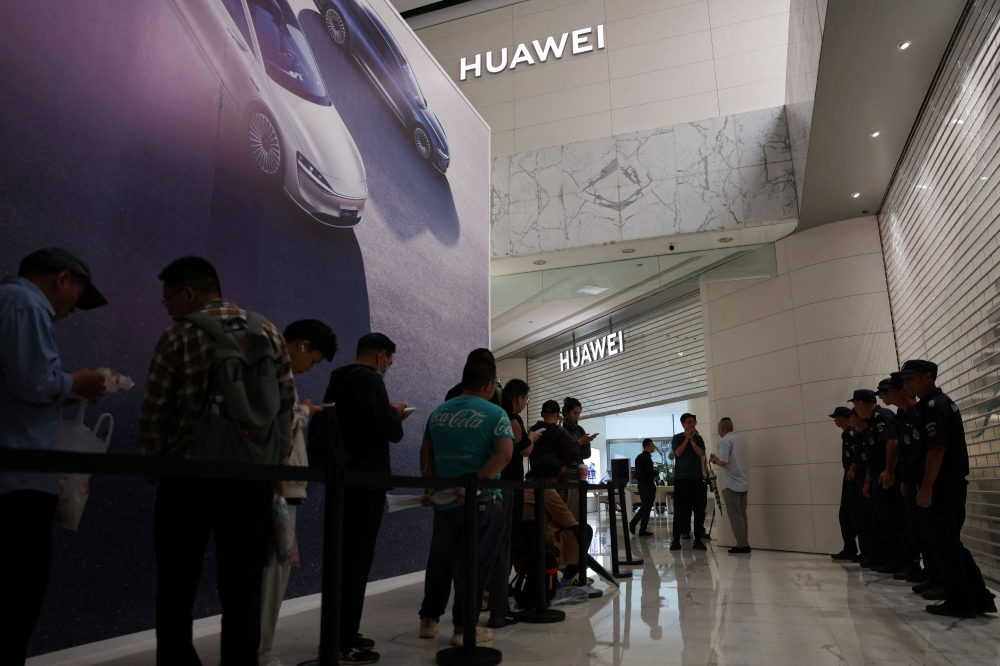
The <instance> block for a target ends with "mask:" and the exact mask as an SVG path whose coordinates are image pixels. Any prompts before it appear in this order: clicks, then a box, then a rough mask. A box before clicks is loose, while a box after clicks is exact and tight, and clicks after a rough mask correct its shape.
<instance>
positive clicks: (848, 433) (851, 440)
mask: <svg viewBox="0 0 1000 666" xmlns="http://www.w3.org/2000/svg"><path fill="white" fill-rule="evenodd" d="M857 434H858V433H857V432H856V431H855V430H854V428H847V429H846V430H844V431H843V432H842V433H840V441H841V461H842V462H843V463H844V471H845V472H846V471H847V470H849V469H851V463H853V462H856V461H855V460H854V446H855V445H856V444H855V442H856V440H857Z"/></svg>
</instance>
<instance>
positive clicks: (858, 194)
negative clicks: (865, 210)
mask: <svg viewBox="0 0 1000 666" xmlns="http://www.w3.org/2000/svg"><path fill="white" fill-rule="evenodd" d="M860 196H861V192H855V193H854V194H852V195H851V198H852V199H857V198H858V197H860Z"/></svg>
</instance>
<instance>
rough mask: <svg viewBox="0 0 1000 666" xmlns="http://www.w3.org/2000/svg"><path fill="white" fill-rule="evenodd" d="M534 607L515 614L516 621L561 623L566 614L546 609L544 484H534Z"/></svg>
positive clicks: (540, 482)
mask: <svg viewBox="0 0 1000 666" xmlns="http://www.w3.org/2000/svg"><path fill="white" fill-rule="evenodd" d="M534 493H535V607H534V608H526V609H524V610H522V611H520V612H519V613H518V614H517V619H518V620H520V621H521V622H526V623H528V624H551V623H553V622H562V621H563V620H565V619H566V613H564V612H563V611H561V610H556V609H554V608H548V605H549V602H548V599H546V598H545V482H544V481H541V480H539V481H538V482H536V484H535V488H534Z"/></svg>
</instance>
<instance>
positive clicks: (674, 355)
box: [527, 294, 707, 418]
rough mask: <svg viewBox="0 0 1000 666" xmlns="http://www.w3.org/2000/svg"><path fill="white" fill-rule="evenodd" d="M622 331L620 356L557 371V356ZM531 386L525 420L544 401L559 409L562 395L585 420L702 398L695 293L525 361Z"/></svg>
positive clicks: (701, 348) (698, 305)
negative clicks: (572, 401)
mask: <svg viewBox="0 0 1000 666" xmlns="http://www.w3.org/2000/svg"><path fill="white" fill-rule="evenodd" d="M618 331H622V334H623V339H624V349H625V351H624V352H622V353H620V354H618V355H616V356H612V357H607V356H606V357H604V358H603V359H601V360H598V361H596V362H592V363H588V364H584V365H581V366H580V367H578V368H571V369H568V370H560V354H565V353H566V352H567V351H570V350H572V349H574V348H576V347H577V346H582V345H585V344H588V343H590V342H592V341H595V340H597V339H598V338H601V337H604V336H607V335H609V334H610V333H617V332H618ZM527 361H528V385H529V386H530V387H531V396H530V402H529V404H528V415H529V416H530V417H531V418H535V417H536V416H537V415H538V413H539V412H540V411H541V408H542V403H543V402H544V401H546V400H557V401H559V403H560V405H561V404H562V401H563V399H564V398H566V397H567V396H572V397H574V398H576V399H578V400H579V401H580V402H581V403H583V408H584V413H585V416H586V417H596V416H604V415H606V414H614V413H617V412H623V411H628V410H632V409H639V408H641V407H650V406H653V405H660V404H664V403H668V402H674V401H676V400H681V399H684V398H690V397H695V396H700V395H704V394H705V392H706V391H707V384H706V379H705V342H704V338H703V335H702V328H701V302H700V299H699V296H698V295H697V294H695V295H693V296H686V297H684V298H682V299H680V300H678V301H675V302H673V303H671V304H669V305H667V306H664V307H663V308H660V309H658V310H655V311H653V312H651V313H646V314H643V315H641V316H638V317H635V318H632V319H626V320H622V321H621V322H615V323H614V325H613V327H612V330H607V329H605V330H603V331H602V332H600V333H596V334H591V335H588V336H587V337H581V338H578V339H577V340H576V342H575V343H574V344H572V345H567V346H565V347H561V348H559V349H555V350H552V351H549V352H546V353H544V354H541V355H538V356H534V357H530V358H528V360H527Z"/></svg>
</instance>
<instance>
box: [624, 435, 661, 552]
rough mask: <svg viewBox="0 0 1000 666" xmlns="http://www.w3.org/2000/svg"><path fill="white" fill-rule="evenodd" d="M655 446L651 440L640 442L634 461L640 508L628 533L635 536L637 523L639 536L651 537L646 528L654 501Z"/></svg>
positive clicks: (630, 524) (651, 534)
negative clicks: (640, 448) (639, 449)
mask: <svg viewBox="0 0 1000 666" xmlns="http://www.w3.org/2000/svg"><path fill="white" fill-rule="evenodd" d="M655 449H656V444H654V443H653V440H651V439H648V438H647V439H644V440H642V453H640V454H639V455H638V456H636V459H635V480H636V483H637V484H638V486H639V497H640V499H641V500H642V506H641V507H640V508H639V513H637V514H635V516H633V517H632V522H630V523H629V526H628V527H629V531H630V532H632V534H635V525H636V523H639V536H653V533H652V532H650V531H648V530H647V529H646V527H647V526H648V525H649V512H650V511H652V509H653V503H654V502H655V501H656V468H655V467H653V451H654V450H655Z"/></svg>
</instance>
